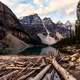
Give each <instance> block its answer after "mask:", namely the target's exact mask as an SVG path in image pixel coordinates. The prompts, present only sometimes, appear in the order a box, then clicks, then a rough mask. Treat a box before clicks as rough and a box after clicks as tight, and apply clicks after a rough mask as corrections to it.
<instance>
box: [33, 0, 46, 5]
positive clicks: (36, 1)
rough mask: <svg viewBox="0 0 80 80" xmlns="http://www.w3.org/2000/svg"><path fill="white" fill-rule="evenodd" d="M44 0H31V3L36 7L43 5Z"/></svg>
mask: <svg viewBox="0 0 80 80" xmlns="http://www.w3.org/2000/svg"><path fill="white" fill-rule="evenodd" d="M44 1H45V0H33V3H34V4H37V5H42V4H43V3H44Z"/></svg>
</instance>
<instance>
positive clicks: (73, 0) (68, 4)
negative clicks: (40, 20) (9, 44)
mask: <svg viewBox="0 0 80 80" xmlns="http://www.w3.org/2000/svg"><path fill="white" fill-rule="evenodd" d="M0 1H2V2H3V3H5V4H6V5H8V6H9V7H10V8H11V9H12V10H13V12H15V14H16V15H17V16H18V17H21V16H27V15H30V14H34V13H38V14H40V15H47V14H50V13H54V12H59V11H61V13H60V14H62V16H63V15H65V17H68V18H69V17H70V16H73V17H74V16H75V14H76V6H77V3H78V1H79V0H32V3H33V4H34V5H33V4H32V3H17V0H0ZM18 2H19V1H18ZM45 2H49V3H47V6H45V5H44V3H45ZM45 4H46V3H45ZM14 5H15V6H14ZM36 5H37V7H36V8H35V6H36ZM54 17H55V16H54Z"/></svg>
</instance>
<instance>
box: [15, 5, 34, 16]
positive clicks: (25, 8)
mask: <svg viewBox="0 0 80 80" xmlns="http://www.w3.org/2000/svg"><path fill="white" fill-rule="evenodd" d="M15 13H16V14H17V16H18V17H20V16H27V15H31V14H33V13H34V10H33V7H32V6H31V4H27V5H26V4H18V5H17V6H16V8H15Z"/></svg>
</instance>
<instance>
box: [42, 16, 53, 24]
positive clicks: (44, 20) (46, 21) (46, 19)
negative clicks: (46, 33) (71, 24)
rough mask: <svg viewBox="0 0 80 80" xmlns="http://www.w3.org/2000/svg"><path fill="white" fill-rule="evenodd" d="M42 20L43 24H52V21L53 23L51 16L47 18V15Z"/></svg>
mask: <svg viewBox="0 0 80 80" xmlns="http://www.w3.org/2000/svg"><path fill="white" fill-rule="evenodd" d="M43 22H44V23H45V24H52V23H53V22H52V20H51V18H47V17H45V18H44V19H43Z"/></svg>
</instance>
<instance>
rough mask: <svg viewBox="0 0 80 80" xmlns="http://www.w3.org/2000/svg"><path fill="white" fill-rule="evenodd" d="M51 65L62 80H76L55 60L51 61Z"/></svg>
mask: <svg viewBox="0 0 80 80" xmlns="http://www.w3.org/2000/svg"><path fill="white" fill-rule="evenodd" d="M52 64H53V66H54V68H55V69H56V70H57V71H58V73H60V74H61V75H62V77H63V78H64V80H77V79H76V78H75V77H73V76H72V75H71V74H70V73H69V72H68V71H66V70H65V69H64V68H63V67H61V65H59V64H58V62H57V61H56V59H55V58H53V59H52Z"/></svg>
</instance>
